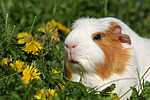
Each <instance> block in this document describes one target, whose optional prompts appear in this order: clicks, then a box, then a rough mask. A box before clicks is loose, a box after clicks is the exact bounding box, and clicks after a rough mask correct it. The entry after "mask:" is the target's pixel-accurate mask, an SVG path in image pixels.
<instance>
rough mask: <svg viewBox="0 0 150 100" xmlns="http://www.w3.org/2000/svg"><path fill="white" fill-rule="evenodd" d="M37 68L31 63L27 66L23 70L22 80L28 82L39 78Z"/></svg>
mask: <svg viewBox="0 0 150 100" xmlns="http://www.w3.org/2000/svg"><path fill="white" fill-rule="evenodd" d="M40 74H41V73H40V72H39V70H38V69H37V68H36V67H34V66H33V65H31V66H29V65H28V66H27V68H26V69H25V70H24V71H23V76H22V80H23V81H24V82H25V83H26V84H28V83H29V81H30V80H33V79H39V78H40Z"/></svg>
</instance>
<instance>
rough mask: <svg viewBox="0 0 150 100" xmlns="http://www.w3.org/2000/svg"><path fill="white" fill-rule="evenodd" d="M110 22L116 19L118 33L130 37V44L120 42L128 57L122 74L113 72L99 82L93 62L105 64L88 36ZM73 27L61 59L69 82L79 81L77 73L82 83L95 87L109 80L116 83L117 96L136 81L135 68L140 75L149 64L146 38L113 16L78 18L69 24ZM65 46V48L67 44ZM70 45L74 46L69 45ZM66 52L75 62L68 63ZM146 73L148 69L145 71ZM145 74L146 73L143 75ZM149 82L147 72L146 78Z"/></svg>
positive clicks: (98, 50) (136, 82)
mask: <svg viewBox="0 0 150 100" xmlns="http://www.w3.org/2000/svg"><path fill="white" fill-rule="evenodd" d="M110 22H116V23H117V24H118V25H120V26H121V28H122V34H127V35H129V36H130V39H131V44H127V43H122V45H123V47H124V48H131V51H130V54H131V55H132V57H131V58H130V61H129V62H128V64H127V66H126V68H127V70H126V72H124V73H123V75H121V76H120V75H117V74H113V75H112V76H111V77H110V78H109V79H107V80H105V81H103V80H102V79H101V78H100V77H99V76H98V75H97V74H96V73H95V71H94V67H93V66H95V64H96V63H97V62H99V63H100V64H102V65H103V64H104V63H105V60H104V58H105V55H104V52H103V51H102V49H101V48H99V47H98V46H97V45H96V44H95V43H94V42H93V39H92V37H91V35H92V34H93V33H97V32H104V31H105V30H107V29H108V27H109V26H110ZM72 28H73V30H72V31H71V33H70V34H69V35H68V36H67V38H66V40H65V46H64V60H65V62H66V67H67V68H68V69H69V70H70V72H71V73H72V79H71V80H73V81H76V82H79V80H80V78H81V77H80V76H81V73H82V72H83V76H82V83H83V84H84V85H86V86H90V87H95V86H98V87H99V88H98V89H99V90H102V89H104V88H105V87H107V86H109V85H110V84H111V83H115V84H116V86H117V87H116V89H115V90H114V92H117V93H118V95H119V96H121V95H122V94H123V93H124V92H126V91H127V90H128V89H129V88H130V86H133V85H135V84H138V75H137V71H136V70H137V69H138V70H139V74H140V77H141V76H142V75H143V73H144V72H145V71H146V70H147V68H148V67H149V66H150V40H149V39H145V38H142V37H139V36H138V35H137V34H136V33H135V32H134V31H133V30H131V29H130V28H129V27H128V26H127V25H126V24H124V23H123V22H121V21H120V20H118V19H115V18H100V19H94V18H82V19H79V20H77V21H76V22H75V23H74V24H73V27H72ZM67 46H68V47H67ZM72 46H76V47H75V48H72ZM70 53H71V55H72V56H71V57H72V59H73V60H74V61H77V62H79V63H78V64H73V63H71V62H70V57H69V56H70ZM149 74H150V72H149ZM147 75H148V74H147ZM146 80H148V81H150V75H149V76H147V77H146ZM130 95H131V92H130V93H128V94H127V95H125V96H124V98H123V99H126V98H127V97H129V96H130Z"/></svg>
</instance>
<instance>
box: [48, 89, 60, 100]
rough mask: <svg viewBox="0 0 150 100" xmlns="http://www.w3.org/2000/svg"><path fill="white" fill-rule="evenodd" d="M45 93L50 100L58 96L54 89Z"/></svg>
mask: <svg viewBox="0 0 150 100" xmlns="http://www.w3.org/2000/svg"><path fill="white" fill-rule="evenodd" d="M47 91H48V94H49V95H50V100H51V99H52V98H54V97H55V96H57V95H58V94H57V93H56V92H55V91H56V89H48V90H47Z"/></svg>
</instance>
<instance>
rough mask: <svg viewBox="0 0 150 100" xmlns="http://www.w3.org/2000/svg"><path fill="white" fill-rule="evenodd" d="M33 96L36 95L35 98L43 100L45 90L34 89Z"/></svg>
mask: <svg viewBox="0 0 150 100" xmlns="http://www.w3.org/2000/svg"><path fill="white" fill-rule="evenodd" d="M35 97H36V99H38V100H39V99H42V100H45V99H46V93H45V90H42V89H40V90H38V91H36V94H35Z"/></svg>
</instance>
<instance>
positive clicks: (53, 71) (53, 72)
mask: <svg viewBox="0 0 150 100" xmlns="http://www.w3.org/2000/svg"><path fill="white" fill-rule="evenodd" d="M55 73H60V71H59V72H58V71H57V70H55V69H52V72H51V74H55Z"/></svg>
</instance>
